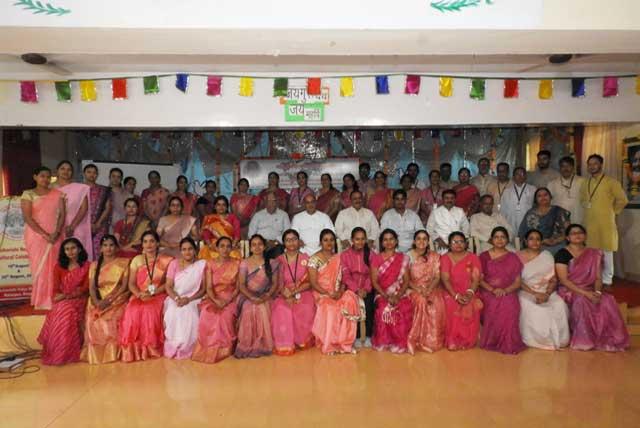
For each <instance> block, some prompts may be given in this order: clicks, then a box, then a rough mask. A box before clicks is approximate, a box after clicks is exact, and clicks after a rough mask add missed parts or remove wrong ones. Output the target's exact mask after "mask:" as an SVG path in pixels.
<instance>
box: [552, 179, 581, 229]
mask: <svg viewBox="0 0 640 428" xmlns="http://www.w3.org/2000/svg"><path fill="white" fill-rule="evenodd" d="M585 182H586V180H585V179H584V178H582V177H580V176H579V175H574V176H573V179H571V178H569V179H565V178H563V177H559V178H556V179H555V180H552V181H551V182H550V183H549V185H548V186H547V187H548V188H549V191H550V192H551V196H553V200H552V204H553V205H558V206H560V207H562V208H564V209H565V210H567V211H569V212H570V213H571V223H578V224H582V220H583V219H584V208H583V206H582V204H581V203H580V188H581V187H582V186H583V184H584V183H585Z"/></svg>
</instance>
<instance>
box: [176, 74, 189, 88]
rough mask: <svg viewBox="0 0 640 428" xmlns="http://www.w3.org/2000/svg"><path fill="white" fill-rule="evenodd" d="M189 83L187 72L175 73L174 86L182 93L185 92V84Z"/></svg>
mask: <svg viewBox="0 0 640 428" xmlns="http://www.w3.org/2000/svg"><path fill="white" fill-rule="evenodd" d="M188 85H189V75H188V74H182V73H181V74H176V88H178V90H179V91H182V92H184V93H186V92H187V86H188Z"/></svg>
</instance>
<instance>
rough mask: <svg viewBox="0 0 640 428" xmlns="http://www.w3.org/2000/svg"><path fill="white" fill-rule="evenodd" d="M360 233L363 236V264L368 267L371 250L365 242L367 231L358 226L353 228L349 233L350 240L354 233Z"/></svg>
mask: <svg viewBox="0 0 640 428" xmlns="http://www.w3.org/2000/svg"><path fill="white" fill-rule="evenodd" d="M360 232H362V233H363V234H364V248H363V251H364V254H363V256H364V264H365V265H367V267H370V265H369V258H370V257H371V249H370V248H369V242H368V241H367V231H366V230H364V228H362V227H360V226H358V227H354V228H353V230H352V231H351V239H353V238H355V236H356V233H360Z"/></svg>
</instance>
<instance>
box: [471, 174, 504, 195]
mask: <svg viewBox="0 0 640 428" xmlns="http://www.w3.org/2000/svg"><path fill="white" fill-rule="evenodd" d="M497 181H498V179H497V178H496V177H494V176H493V175H490V174H487V175H482V174H478V175H476V176H475V177H473V178H472V179H471V184H473V185H474V186H476V187H477V188H478V191H479V192H480V196H484V195H486V194H491V190H492V189H493V186H495V184H496V182H497Z"/></svg>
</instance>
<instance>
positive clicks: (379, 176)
mask: <svg viewBox="0 0 640 428" xmlns="http://www.w3.org/2000/svg"><path fill="white" fill-rule="evenodd" d="M373 178H374V181H375V187H373V186H372V187H369V191H368V192H369V193H368V195H367V208H369V209H370V210H371V211H373V214H374V215H375V216H376V218H377V219H378V221H380V219H381V218H382V215H383V214H384V213H385V211H387V210H388V209H389V208H391V205H392V202H393V200H392V197H391V196H392V194H393V191H392V190H391V189H389V188H388V187H387V175H386V174H385V173H384V172H382V171H378V172H376V174H375V175H374V177H373Z"/></svg>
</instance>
